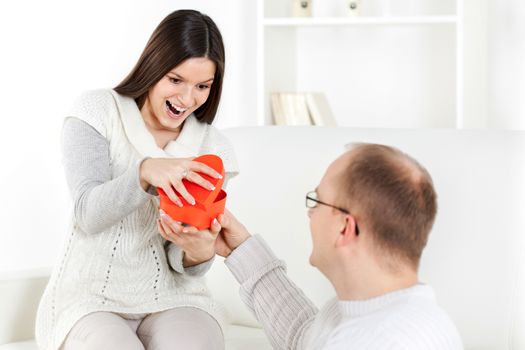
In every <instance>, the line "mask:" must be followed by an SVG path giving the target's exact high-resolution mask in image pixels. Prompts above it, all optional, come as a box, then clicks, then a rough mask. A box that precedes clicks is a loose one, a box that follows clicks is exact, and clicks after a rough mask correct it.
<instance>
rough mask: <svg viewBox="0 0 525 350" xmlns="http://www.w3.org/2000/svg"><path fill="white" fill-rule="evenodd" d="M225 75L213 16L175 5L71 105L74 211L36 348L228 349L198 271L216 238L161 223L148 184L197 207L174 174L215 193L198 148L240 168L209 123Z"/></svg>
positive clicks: (67, 152)
mask: <svg viewBox="0 0 525 350" xmlns="http://www.w3.org/2000/svg"><path fill="white" fill-rule="evenodd" d="M223 72H224V46H223V42H222V37H221V34H220V32H219V30H218V28H217V26H216V25H215V23H214V22H213V21H212V20H211V19H210V18H209V17H208V16H206V15H203V14H201V13H199V12H197V11H192V10H181V11H175V12H173V13H171V14H170V15H168V16H167V17H166V18H165V19H164V20H163V21H162V22H161V23H160V24H159V26H158V27H157V29H156V30H155V31H154V32H153V34H152V36H151V38H150V40H149V42H148V44H147V45H146V48H145V49H144V52H143V53H142V55H141V57H140V58H139V61H138V62H137V64H136V66H135V67H134V69H133V70H132V71H131V73H130V74H129V75H128V77H126V78H125V79H124V81H122V82H121V83H120V84H119V85H118V86H117V87H116V88H115V89H113V90H97V91H91V92H88V93H86V94H84V95H83V96H81V98H80V99H79V100H78V101H77V103H76V104H75V107H74V108H73V112H72V113H71V114H70V117H68V118H66V121H65V123H64V129H63V135H62V144H63V154H64V167H65V172H66V178H67V182H68V186H69V188H70V191H71V194H72V198H73V201H74V214H73V217H72V223H71V229H70V233H69V235H68V238H67V243H66V244H65V247H64V251H63V253H62V255H61V260H60V263H59V264H58V266H56V268H55V270H54V272H53V274H52V276H51V279H50V282H49V284H48V286H47V288H46V291H45V293H44V296H43V298H42V301H41V303H40V307H39V311H38V315H37V325H36V336H37V342H38V344H39V346H40V348H42V349H58V348H60V349H64V350H69V349H97V350H100V349H145V348H146V349H168V348H169V349H179V348H180V349H222V348H223V347H224V340H223V336H222V331H221V327H220V324H221V322H222V321H223V314H222V311H221V309H220V307H219V306H218V305H217V303H216V302H215V301H214V300H212V299H211V298H210V295H209V293H208V291H207V288H206V285H205V283H204V281H203V280H202V278H201V277H202V276H203V275H204V274H205V273H206V271H207V270H208V269H209V267H210V266H211V263H212V261H213V256H214V254H215V248H214V244H215V238H216V236H217V233H216V232H214V233H212V232H210V231H207V230H205V231H201V232H197V230H196V229H195V228H194V227H183V226H181V225H180V224H179V223H176V222H173V221H171V220H170V218H169V217H166V215H164V214H163V213H161V214H163V215H160V217H161V219H160V220H159V212H158V209H157V208H158V197H157V196H156V190H155V188H157V187H159V188H162V189H163V190H164V191H166V193H167V194H168V195H169V197H170V199H171V200H172V201H173V202H175V203H177V204H178V205H180V206H182V205H183V202H182V200H181V197H183V198H184V199H185V200H186V202H187V203H190V205H191V203H193V202H194V199H193V198H192V197H191V195H190V194H189V193H188V192H187V191H186V189H185V188H184V185H183V183H182V179H184V178H185V179H187V180H188V181H192V182H195V183H196V184H198V185H201V186H203V187H204V188H207V189H209V190H211V189H212V188H213V186H212V185H211V183H209V182H208V181H206V180H204V178H203V177H201V176H200V175H199V174H198V173H205V174H208V175H210V176H212V177H220V174H218V173H216V172H215V171H214V170H213V169H211V168H209V167H207V166H205V165H203V164H201V163H198V162H194V161H192V160H191V157H195V156H197V155H199V154H205V153H213V154H217V155H219V156H220V157H221V158H222V159H223V162H224V165H225V171H226V179H225V180H228V179H229V178H231V177H232V176H234V175H235V174H236V173H237V166H236V162H235V157H234V153H233V150H232V148H231V146H230V144H229V142H228V141H227V140H226V139H225V138H224V137H223V136H222V135H221V134H220V133H219V132H218V130H217V129H215V128H213V127H212V126H211V125H210V124H211V123H212V121H213V119H214V117H215V114H216V111H217V107H218V104H219V99H220V95H221V88H222V81H223ZM175 190H176V191H175ZM159 232H160V234H159Z"/></svg>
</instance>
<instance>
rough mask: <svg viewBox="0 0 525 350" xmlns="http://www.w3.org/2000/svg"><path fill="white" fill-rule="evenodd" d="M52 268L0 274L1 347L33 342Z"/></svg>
mask: <svg viewBox="0 0 525 350" xmlns="http://www.w3.org/2000/svg"><path fill="white" fill-rule="evenodd" d="M50 273H51V268H41V269H33V270H22V271H7V272H0V310H2V311H1V312H0V345H1V344H7V343H10V342H14V341H20V340H26V339H32V338H34V332H35V331H34V329H35V316H36V311H37V308H38V303H39V302H40V297H41V296H42V293H43V292H44V289H45V287H46V285H47V281H48V279H49V276H50Z"/></svg>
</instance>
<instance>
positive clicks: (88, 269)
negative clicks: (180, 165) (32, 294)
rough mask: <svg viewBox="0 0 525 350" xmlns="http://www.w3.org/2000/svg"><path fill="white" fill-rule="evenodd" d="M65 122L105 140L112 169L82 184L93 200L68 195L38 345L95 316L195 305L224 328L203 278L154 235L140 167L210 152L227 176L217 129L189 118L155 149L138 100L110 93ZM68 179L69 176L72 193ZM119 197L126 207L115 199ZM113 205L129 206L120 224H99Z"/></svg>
mask: <svg viewBox="0 0 525 350" xmlns="http://www.w3.org/2000/svg"><path fill="white" fill-rule="evenodd" d="M70 117H73V118H78V119H80V120H81V121H83V122H85V123H87V124H89V125H90V126H91V127H92V128H94V129H95V130H96V132H98V134H100V135H102V136H103V137H104V138H105V139H106V140H107V142H108V144H109V159H108V161H109V164H108V166H107V167H106V168H107V169H105V171H107V172H108V177H109V178H110V179H111V181H107V182H106V183H103V184H98V185H97V186H93V185H92V184H86V185H85V186H86V188H89V189H90V191H91V195H92V197H93V198H98V199H99V201H98V202H97V203H93V201H91V202H90V201H88V200H87V199H86V198H80V197H82V196H84V195H85V196H88V195H89V194H90V193H88V192H90V191H85V193H81V195H79V197H78V198H75V197H74V198H73V200H74V202H75V213H74V214H73V215H72V219H71V226H70V228H69V230H68V234H67V237H66V243H65V245H64V247H63V251H62V253H61V256H60V259H59V261H58V263H57V265H56V267H55V269H54V271H53V273H52V275H51V278H50V281H49V284H48V286H47V288H46V290H45V292H44V295H43V297H42V300H41V302H40V306H39V310H38V314H37V323H36V339H37V342H38V345H39V347H40V348H41V349H45V350H47V349H58V348H59V347H60V345H61V344H62V342H63V341H64V339H65V337H66V335H67V333H68V332H69V331H70V330H71V328H72V327H73V325H74V324H75V323H76V322H77V321H78V320H79V319H80V318H81V317H83V316H85V315H87V314H89V313H92V312H96V311H109V312H117V313H129V314H134V313H140V314H142V313H152V312H158V311H162V310H166V309H170V308H174V307H178V306H193V307H197V308H200V309H202V310H204V311H206V312H208V313H209V314H210V315H211V316H212V317H214V318H215V319H216V320H217V321H218V322H219V324H221V326H222V323H223V322H224V317H225V315H224V312H223V309H222V308H221V307H220V305H218V304H217V303H216V302H215V301H214V300H213V299H212V298H211V297H210V293H209V291H208V290H207V287H206V284H205V281H204V280H203V278H202V277H201V276H199V275H198V274H197V275H195V274H193V275H192V274H190V273H187V271H185V270H184V268H183V267H182V263H181V261H180V260H181V257H182V255H181V254H180V249H178V247H172V246H170V245H169V244H167V242H166V241H165V240H164V239H163V238H162V236H160V234H159V233H158V231H157V226H156V219H157V218H158V211H157V207H158V197H156V196H153V195H152V194H150V193H147V192H144V191H143V190H142V188H141V187H140V184H139V178H138V168H139V164H140V162H141V160H143V159H144V158H145V157H190V156H197V155H199V154H206V153H213V154H217V155H219V156H220V157H221V158H222V159H223V161H224V165H225V170H226V175H227V178H229V177H232V176H233V175H234V174H236V173H237V171H238V170H237V165H236V161H235V156H234V153H233V150H232V148H231V145H230V143H229V142H228V141H227V140H226V139H225V138H224V137H223V136H222V135H221V134H220V133H219V131H218V130H217V129H215V128H214V127H212V126H210V125H207V124H204V123H200V122H198V121H197V119H196V118H195V117H194V116H193V115H192V116H190V117H189V118H188V119H187V120H186V121H185V123H184V126H183V129H182V131H181V133H180V135H179V136H178V138H177V139H176V140H174V141H171V142H170V143H168V145H167V146H166V147H165V148H164V149H160V148H158V147H157V145H156V143H155V140H154V138H153V136H152V135H151V134H150V133H149V132H148V131H147V129H146V126H145V124H144V121H143V119H142V116H141V114H140V111H139V109H138V107H137V105H136V103H135V101H134V100H133V99H131V98H128V97H124V96H122V95H119V94H118V93H116V92H115V91H113V90H95V91H91V92H88V93H85V94H84V95H82V96H81V97H80V98H79V99H78V101H77V103H76V104H75V106H74V108H73V111H72V113H71V114H70ZM95 134H96V133H95ZM68 151H69V150H65V152H68ZM75 151H76V152H78V153H77V154H75V155H76V156H77V157H79V158H80V159H84V158H85V159H91V158H93V157H96V155H95V156H91V155H86V154H83V153H85V152H94V151H93V150H90V149H87V150H75ZM106 153H107V152H106ZM75 155H74V156H75ZM100 156H106V157H107V156H108V155H107V154H105V155H103V154H102V155H100ZM90 157H91V158H90ZM73 158H75V157H73ZM85 169H89V166H87V167H85ZM71 181H72V180H70V179H68V183H69V185H70V188H71V187H72V184H71V183H70V182H71ZM123 182H125V184H124V185H123ZM116 188H118V189H119V190H122V189H123V188H124V189H125V192H126V193H125V194H122V193H115V189H116ZM95 192H97V193H95ZM121 192H122V191H121ZM123 198H125V200H126V203H121V202H118V201H119V200H120V201H122V200H123ZM84 199H86V200H84ZM79 203H83V204H82V205H83V207H80V204H79ZM112 207H118V208H126V209H125V210H124V209H121V212H119V213H120V217H118V218H117V220H113V221H108V220H107V219H106V220H105V219H100V220H98V218H97V213H98V215H99V216H103V215H102V214H103V212H104V210H113V208H112ZM80 213H82V215H81V214H80ZM113 219H114V218H113ZM177 259H178V261H177Z"/></svg>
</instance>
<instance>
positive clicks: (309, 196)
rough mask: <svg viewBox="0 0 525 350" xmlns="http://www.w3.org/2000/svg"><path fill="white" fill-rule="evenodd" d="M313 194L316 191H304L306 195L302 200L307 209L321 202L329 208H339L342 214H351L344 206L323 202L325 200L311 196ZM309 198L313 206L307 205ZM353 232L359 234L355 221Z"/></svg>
mask: <svg viewBox="0 0 525 350" xmlns="http://www.w3.org/2000/svg"><path fill="white" fill-rule="evenodd" d="M314 195H315V196H317V192H315V191H310V192H308V193H306V197H305V202H304V204H305V205H306V207H307V208H309V209H313V208H315V207H317V204H321V205H326V206H327V207H330V208H334V209H337V210H339V211H340V212H342V213H344V214H347V215H352V214H350V212H349V211H348V210H346V209H345V208H341V207H338V206H335V205H333V204H328V203H325V202H323V201H320V200H319V199H317V198H313V197H312V196H314ZM309 200H310V201H313V202H315V203H316V205H315V206H313V207H311V206H309V205H308V201H309ZM354 220H355V218H354ZM355 233H356V234H359V227H358V226H357V221H356V222H355Z"/></svg>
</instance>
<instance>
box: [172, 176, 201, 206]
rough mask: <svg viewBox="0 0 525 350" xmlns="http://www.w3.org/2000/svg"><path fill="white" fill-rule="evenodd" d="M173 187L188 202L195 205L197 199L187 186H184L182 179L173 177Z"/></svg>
mask: <svg viewBox="0 0 525 350" xmlns="http://www.w3.org/2000/svg"><path fill="white" fill-rule="evenodd" d="M171 184H172V185H173V187H174V188H175V190H177V192H179V194H180V195H181V196H182V197H184V199H185V200H186V202H188V203H190V204H191V205H195V199H194V198H193V196H192V195H191V194H190V193H189V192H188V190H187V189H186V187H184V185H183V183H182V181H181V180H180V179H173V181H172V183H171Z"/></svg>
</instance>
